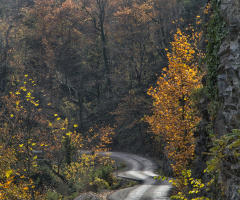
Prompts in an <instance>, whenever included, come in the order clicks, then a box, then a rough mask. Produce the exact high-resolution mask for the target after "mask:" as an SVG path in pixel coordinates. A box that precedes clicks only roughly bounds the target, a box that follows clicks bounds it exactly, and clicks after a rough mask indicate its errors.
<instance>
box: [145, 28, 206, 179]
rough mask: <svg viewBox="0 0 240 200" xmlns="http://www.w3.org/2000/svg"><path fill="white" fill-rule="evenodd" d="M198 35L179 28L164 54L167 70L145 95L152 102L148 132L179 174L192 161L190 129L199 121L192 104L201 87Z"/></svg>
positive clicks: (192, 150) (192, 143) (192, 141)
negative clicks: (161, 145) (158, 141)
mask: <svg viewBox="0 0 240 200" xmlns="http://www.w3.org/2000/svg"><path fill="white" fill-rule="evenodd" d="M200 34H201V33H195V34H193V37H192V38H190V37H189V36H187V35H185V34H184V33H183V32H181V31H180V30H179V29H178V30H177V34H175V37H174V39H175V40H174V41H173V42H172V43H171V45H172V52H171V53H170V52H168V53H167V57H168V60H169V67H168V69H167V68H164V69H163V73H162V76H160V77H159V78H158V81H157V86H156V87H155V88H150V89H149V91H148V94H149V95H151V96H152V98H153V100H154V103H153V104H154V108H153V110H152V111H153V115H152V116H148V117H146V120H147V122H148V123H149V124H150V127H151V130H152V131H153V132H154V133H155V134H156V135H158V136H159V137H160V138H162V139H163V140H164V141H165V143H166V153H167V155H168V157H169V159H171V160H172V161H173V162H174V164H173V165H172V166H173V170H174V172H175V174H176V175H178V174H179V173H180V172H181V171H182V170H183V169H186V168H187V166H188V164H189V161H191V160H192V159H193V158H194V147H195V143H194V136H193V129H194V127H195V126H196V123H197V122H198V121H199V117H198V116H197V115H195V114H196V113H195V110H194V109H193V107H192V105H191V100H190V95H191V92H192V91H193V90H194V89H196V88H200V87H201V78H202V73H201V72H200V71H199V65H198V61H199V60H198V58H199V56H201V52H199V51H197V48H196V43H190V40H193V41H196V40H197V39H198V38H199V37H200Z"/></svg>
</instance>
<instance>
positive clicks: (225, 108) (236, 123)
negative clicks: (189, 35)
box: [214, 0, 240, 200]
mask: <svg viewBox="0 0 240 200" xmlns="http://www.w3.org/2000/svg"><path fill="white" fill-rule="evenodd" d="M220 13H221V16H222V18H223V19H224V20H225V22H226V23H227V28H228V34H227V36H226V37H225V38H224V40H223V41H222V45H221V47H220V51H219V53H218V55H219V58H220V65H219V66H218V71H217V75H218V91H219V100H220V102H221V103H222V106H221V108H220V110H219V112H218V115H217V118H216V122H215V129H214V134H215V135H216V136H217V137H221V136H223V135H225V134H228V133H231V131H232V129H240V0H222V2H221V7H220ZM225 164H226V166H225V168H224V169H225V170H223V171H222V173H221V177H220V178H221V181H222V182H223V184H224V185H225V188H226V198H227V199H231V200H237V199H238V200H239V199H240V194H239V192H238V190H239V189H240V188H239V186H240V174H239V172H240V164H238V165H236V164H235V163H234V164H233V163H231V161H230V160H226V162H225Z"/></svg>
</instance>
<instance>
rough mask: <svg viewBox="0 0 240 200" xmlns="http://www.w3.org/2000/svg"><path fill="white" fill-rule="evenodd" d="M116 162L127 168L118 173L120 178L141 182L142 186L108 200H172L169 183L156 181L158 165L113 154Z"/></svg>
mask: <svg viewBox="0 0 240 200" xmlns="http://www.w3.org/2000/svg"><path fill="white" fill-rule="evenodd" d="M111 157H112V158H113V159H115V160H116V162H124V163H126V165H127V167H126V168H125V169H124V171H121V172H116V175H117V176H118V177H122V178H128V179H132V180H138V181H141V184H139V185H137V186H134V187H131V188H126V189H122V190H118V191H116V192H114V193H112V194H110V195H108V197H107V199H108V200H170V197H169V192H170V190H171V188H172V185H171V184H170V183H169V182H168V181H161V180H157V179H154V177H156V176H158V175H157V174H155V173H154V171H155V170H156V169H157V166H156V164H155V163H154V162H153V161H151V160H150V159H146V158H143V157H141V156H137V155H133V154H128V153H120V152H111Z"/></svg>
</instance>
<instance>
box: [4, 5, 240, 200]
mask: <svg viewBox="0 0 240 200" xmlns="http://www.w3.org/2000/svg"><path fill="white" fill-rule="evenodd" d="M220 4H221V1H219V0H211V1H209V0H1V1H0V199H9V200H11V199H13V200H15V199H17V200H18V199H19V200H20V199H31V200H38V199H39V200H40V199H48V200H57V199H62V200H68V199H69V200H70V199H74V198H76V197H77V196H79V195H80V194H82V193H86V192H90V191H92V192H96V193H97V192H99V191H101V190H102V189H109V190H116V189H119V188H121V187H123V186H122V183H121V182H119V180H118V179H116V177H114V175H113V172H114V170H115V167H114V161H113V160H111V158H110V156H100V155H99V154H97V153H96V152H102V151H104V152H107V151H110V150H111V151H120V152H129V153H137V154H141V155H145V156H149V157H152V158H156V159H159V160H162V161H164V162H166V163H167V164H166V165H167V167H165V168H164V169H162V174H161V176H159V177H158V179H163V180H164V179H166V178H167V177H168V176H171V177H174V179H173V180H171V182H172V184H173V186H174V189H173V190H172V192H171V194H172V197H171V198H173V199H184V200H197V199H199V200H200V199H205V200H220V199H221V200H224V199H225V200H226V199H228V189H227V188H228V186H226V183H224V181H223V178H222V174H224V173H225V172H226V171H227V172H228V171H229V170H225V167H224V166H225V165H226V163H224V160H229V159H230V160H231V166H233V165H234V166H238V167H236V168H234V170H233V172H232V171H231V177H232V176H234V177H235V179H236V180H237V184H236V188H237V189H236V191H238V193H239V196H240V181H239V177H240V171H239V157H240V149H239V146H240V131H239V130H240V127H237V126H236V127H235V128H234V129H232V130H228V134H225V135H220V136H218V135H217V134H216V133H215V132H216V121H217V120H216V119H218V113H219V110H221V108H222V107H224V106H223V105H224V104H223V101H222V100H219V95H218V94H219V91H218V74H217V73H218V66H219V65H220V59H219V55H218V52H219V49H220V45H221V42H222V40H223V39H224V38H225V37H226V35H227V34H229V31H228V29H227V24H226V22H225V21H224V20H223V19H222V17H221V15H220ZM238 128H239V129H238ZM203 133H204V137H202V134H203ZM87 150H89V151H91V152H92V153H91V154H90V155H88V154H84V153H83V154H80V153H79V152H80V151H87ZM199 166H201V167H199ZM231 166H230V167H228V168H229V169H230V168H231V169H232V167H231ZM229 173H230V172H229ZM234 184H235V182H234ZM229 199H230V198H229ZM232 199H234V198H232Z"/></svg>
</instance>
